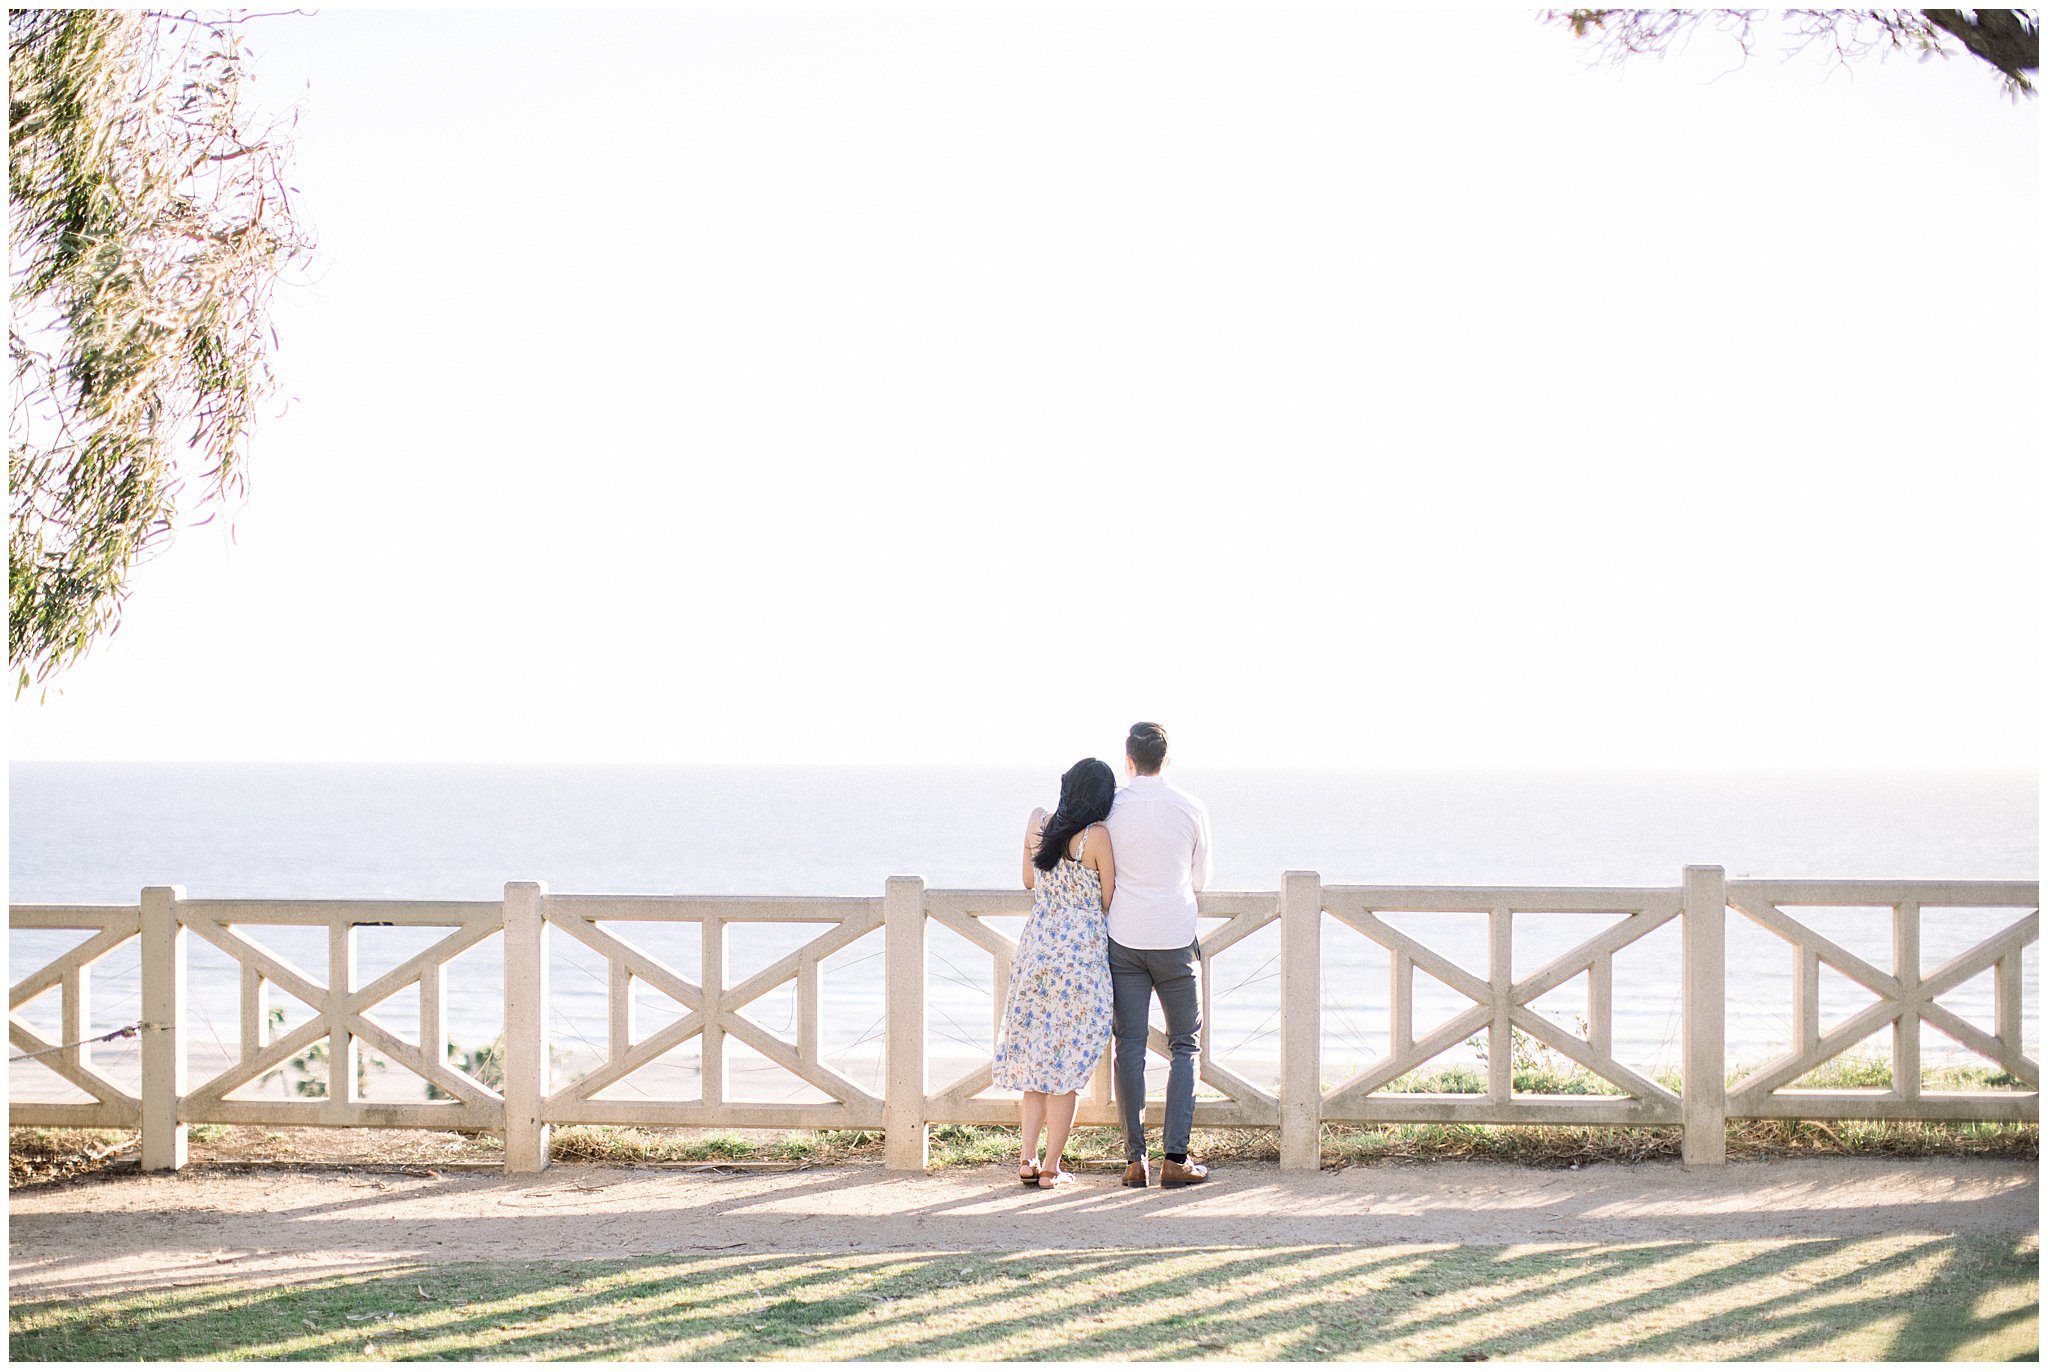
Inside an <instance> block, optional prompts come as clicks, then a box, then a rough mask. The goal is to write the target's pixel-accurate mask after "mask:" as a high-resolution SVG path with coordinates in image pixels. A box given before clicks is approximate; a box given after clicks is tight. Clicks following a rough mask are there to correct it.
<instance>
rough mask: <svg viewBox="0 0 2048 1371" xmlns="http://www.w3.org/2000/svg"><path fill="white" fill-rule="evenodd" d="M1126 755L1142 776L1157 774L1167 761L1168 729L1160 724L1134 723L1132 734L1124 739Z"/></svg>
mask: <svg viewBox="0 0 2048 1371" xmlns="http://www.w3.org/2000/svg"><path fill="white" fill-rule="evenodd" d="M1124 756H1126V757H1129V758H1130V759H1131V762H1132V764H1133V765H1135V766H1136V767H1137V768H1138V774H1139V775H1140V776H1157V775H1158V774H1159V768H1160V767H1161V766H1162V765H1163V764H1164V763H1165V761H1166V730H1165V729H1163V728H1161V727H1160V726H1159V725H1158V724H1144V723H1139V724H1132V725H1131V736H1130V737H1128V738H1126V739H1124Z"/></svg>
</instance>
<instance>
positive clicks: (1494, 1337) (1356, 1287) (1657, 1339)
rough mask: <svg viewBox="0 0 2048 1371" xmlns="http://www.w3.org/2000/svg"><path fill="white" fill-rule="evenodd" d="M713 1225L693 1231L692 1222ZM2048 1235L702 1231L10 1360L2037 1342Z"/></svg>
mask: <svg viewBox="0 0 2048 1371" xmlns="http://www.w3.org/2000/svg"><path fill="white" fill-rule="evenodd" d="M700 1236H701V1235H700ZM2038 1260H2039V1240H2038V1239H2037V1238H2034V1237H2027V1238H2023V1239H2013V1238H1992V1237H1977V1236H1961V1237H1924V1236H1923V1237H1884V1238H1858V1239H1772V1240H1759V1241H1754V1242H1659V1243H1629V1244H1587V1243H1546V1244H1541V1245H1536V1244H1527V1245H1519V1246H1508V1247H1498V1246H1495V1247H1470V1246H1465V1247H1460V1246H1449V1245H1414V1244H1410V1245H1402V1246H1391V1247H1349V1246H1345V1247H1333V1246H1313V1247H1297V1248H1257V1249H1251V1248H1211V1249H1197V1250H1170V1251H1163V1250H1144V1251H1109V1252H1065V1253H1042V1252H1014V1253H993V1254H992V1253H986V1252H974V1253H960V1252H953V1253H932V1252H925V1253H915V1254H899V1253H867V1254H858V1255H853V1254H849V1255H832V1256H819V1255H783V1256H761V1255H749V1256H738V1255H731V1254H726V1255H720V1254H715V1253H702V1254H693V1255H675V1256H667V1257H657V1258H645V1259H637V1260H631V1261H607V1262H547V1261H532V1262H517V1263H489V1264H485V1263H477V1264H466V1265H457V1266H439V1267H426V1266H404V1267H398V1268H393V1269H390V1270H386V1271H381V1272H378V1273H376V1274H374V1275H365V1276H353V1277H339V1278H327V1279H321V1280H315V1281H308V1282H305V1283H303V1284H300V1285H295V1286H287V1287H270V1288H253V1287H249V1286H245V1285H244V1286H238V1285H234V1284H226V1283H224V1284H219V1285H209V1286H203V1287H188V1288H184V1289H179V1290H171V1291H164V1292H159V1293H154V1294H135V1295H125V1296H118V1297H113V1298H102V1299H57V1300H40V1301H16V1302H15V1303H14V1304H13V1307H12V1310H11V1313H10V1319H11V1324H10V1333H9V1339H8V1350H9V1353H10V1355H11V1357H12V1358H13V1359H14V1360H18V1361H49V1360H64V1361H86V1360H105V1361H154V1360H180V1359H191V1360H224V1361H235V1360H264V1361H271V1360H275V1361H291V1360H315V1361H352V1360H365V1359H367V1360H379V1361H426V1360H469V1359H479V1358H482V1359H502V1360H510V1361H525V1360H553V1359H578V1358H582V1359H595V1360H620V1361H639V1360H650V1361H651V1360H662V1361H753V1360H778V1359H781V1360H799V1361H839V1360H847V1359H852V1358H860V1357H865V1358H879V1359H884V1360H991V1361H1039V1360H1047V1361H1061V1360H1091V1359H1092V1360H1122V1361H1149V1360H1189V1361H1200V1360H1216V1361H1230V1362H1235V1361H1287V1360H1313V1361H1331V1360H1337V1361H1342V1360H1360V1359H1371V1360H1424V1361H1430V1360H1434V1361H1457V1360H1461V1359H1472V1360H1479V1359H1481V1356H1482V1355H1483V1356H1484V1357H1488V1358H1494V1359H1500V1358H1516V1359H1530V1360H1536V1359H1551V1358H1559V1359H1597V1360H1634V1359H1679V1360H1694V1361H1731V1360H1742V1359H1753V1358H1762V1359H1770V1360H1827V1361H1838V1360H1851V1361H1861V1360H1880V1361H1885V1360H1970V1361H2002V1360H2010V1359H2015V1358H2038V1355H2039V1347H2040V1325H2039V1310H2038V1301H2039V1296H2040V1289H2039V1271H2038Z"/></svg>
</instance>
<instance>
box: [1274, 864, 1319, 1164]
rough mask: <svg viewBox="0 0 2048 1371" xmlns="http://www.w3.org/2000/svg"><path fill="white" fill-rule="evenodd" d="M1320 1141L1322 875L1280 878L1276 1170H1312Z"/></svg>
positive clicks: (1287, 874)
mask: <svg viewBox="0 0 2048 1371" xmlns="http://www.w3.org/2000/svg"><path fill="white" fill-rule="evenodd" d="M1322 1145H1323V878H1322V877H1321V876H1320V875H1318V874H1317V873H1315V872H1313V871H1288V872H1283V873H1282V874H1281V877H1280V1169H1281V1170H1282V1171H1315V1170H1318V1169H1319V1168H1320V1167H1321V1166H1322V1160H1323V1159H1322Z"/></svg>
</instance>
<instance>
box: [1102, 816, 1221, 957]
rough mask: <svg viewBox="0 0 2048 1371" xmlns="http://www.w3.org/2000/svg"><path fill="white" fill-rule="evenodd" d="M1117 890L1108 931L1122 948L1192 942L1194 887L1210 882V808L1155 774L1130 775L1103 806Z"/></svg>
mask: <svg viewBox="0 0 2048 1371" xmlns="http://www.w3.org/2000/svg"><path fill="white" fill-rule="evenodd" d="M1108 826H1109V846H1110V850H1111V854H1112V855H1113V856H1114V857H1115V858H1116V893H1115V894H1114V895H1112V896H1111V897H1110V901H1109V936H1110V937H1111V938H1113V939H1115V940H1116V941H1117V942H1120V943H1122V944H1123V945H1124V946H1125V947H1139V948H1178V947H1186V946H1187V945H1188V944H1189V943H1192V942H1193V941H1194V940H1195V892H1196V891H1198V890H1201V889H1202V888H1204V887H1205V886H1207V885H1208V884H1209V811H1208V810H1207V809H1204V808H1203V807H1202V802H1201V801H1200V800H1198V799H1196V798H1195V797H1194V796H1192V795H1190V794H1188V793H1187V792H1186V791H1184V790H1176V789H1175V788H1174V787H1172V786H1170V785H1168V784H1167V783H1166V782H1165V781H1164V780H1162V779H1160V778H1159V777H1157V776H1133V777H1132V778H1131V780H1130V784H1128V785H1126V786H1125V787H1124V788H1123V789H1122V790H1119V791H1118V792H1117V794H1116V803H1115V804H1114V805H1112V806H1111V808H1110V811H1109V820H1108Z"/></svg>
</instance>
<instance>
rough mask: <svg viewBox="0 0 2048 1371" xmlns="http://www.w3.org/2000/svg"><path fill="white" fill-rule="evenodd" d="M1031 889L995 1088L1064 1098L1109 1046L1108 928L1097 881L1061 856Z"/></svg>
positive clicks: (1005, 1012)
mask: <svg viewBox="0 0 2048 1371" xmlns="http://www.w3.org/2000/svg"><path fill="white" fill-rule="evenodd" d="M1083 841H1084V842H1085V841H1086V840H1085V839H1084V840H1083ZM1037 887H1038V898H1037V899H1036V900H1034V901H1033V902H1032V905H1031V917H1030V918H1028V919H1026V920H1025V921H1024V933H1023V936H1022V937H1020V938H1018V940H1017V960H1016V963H1015V964H1014V965H1013V966H1012V967H1011V969H1010V998H1009V1001H1008V1003H1007V1004H1005V1005H1004V1006H1003V1029H1002V1032H1001V1033H999V1034H997V1036H996V1066H995V1083H996V1084H997V1085H999V1086H1003V1087H1004V1088H1006V1089H1010V1090H1041V1091H1044V1092H1045V1093H1046V1094H1048V1095H1064V1094H1066V1093H1067V1092H1068V1091H1070V1090H1079V1089H1080V1088H1081V1087H1082V1086H1084V1085H1086V1084H1087V1083H1088V1078H1089V1077H1090V1076H1092V1075H1094V1074H1095V1063H1096V1062H1098V1061H1100V1060H1101V1058H1102V1051H1103V1049H1104V1048H1105V1047H1107V1046H1108V1045H1109V1032H1110V1020H1111V998H1110V987H1109V929H1108V925H1107V923H1106V922H1105V921H1104V918H1103V911H1102V878H1101V877H1100V876H1098V875H1097V874H1096V873H1095V872H1093V871H1091V870H1089V869H1088V868H1087V867H1085V866H1083V865H1081V863H1080V862H1079V861H1077V860H1075V859H1073V858H1071V857H1062V858H1060V860H1059V861H1058V862H1057V863H1055V864H1054V866H1053V869H1052V870H1050V871H1041V872H1039V873H1038V880H1037Z"/></svg>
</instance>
